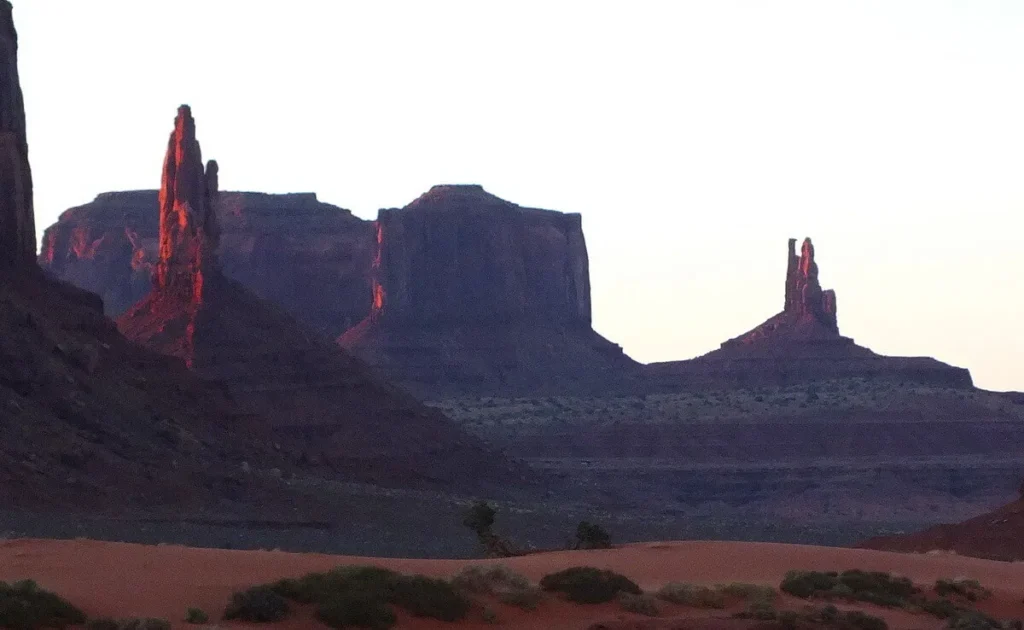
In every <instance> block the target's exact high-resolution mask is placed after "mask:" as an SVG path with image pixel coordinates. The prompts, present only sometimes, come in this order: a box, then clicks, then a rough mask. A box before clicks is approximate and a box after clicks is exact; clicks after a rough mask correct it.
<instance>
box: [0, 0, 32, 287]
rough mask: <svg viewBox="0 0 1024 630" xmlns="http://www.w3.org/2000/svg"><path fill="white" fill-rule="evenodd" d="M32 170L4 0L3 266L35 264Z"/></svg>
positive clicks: (0, 10)
mask: <svg viewBox="0 0 1024 630" xmlns="http://www.w3.org/2000/svg"><path fill="white" fill-rule="evenodd" d="M35 258H36V228H35V216H34V214H33V211H32V171H31V169H30V168H29V164H28V140H27V139H26V137H25V103H24V100H23V98H22V95H21V84H20V82H19V80H18V34H17V32H16V31H15V30H14V18H13V11H12V7H11V3H10V2H8V1H7V0H0V267H8V268H21V267H28V266H34V265H35Z"/></svg>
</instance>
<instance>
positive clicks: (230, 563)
mask: <svg viewBox="0 0 1024 630" xmlns="http://www.w3.org/2000/svg"><path fill="white" fill-rule="evenodd" d="M494 562H495V561H490V560H473V561H465V560H410V559H387V558H361V557H352V556H328V555H322V554H293V553H285V552H279V551H229V550H219V549H194V548H187V547H178V546H170V545H160V546H145V545H134V544H124V543H106V542H96V541H89V540H71V541H53V540H10V541H4V542H2V543H0V580H7V581H12V580H18V579H24V578H31V579H34V580H36V581H38V582H39V583H40V585H41V586H43V587H44V588H47V589H51V590H53V591H56V592H57V593H59V594H61V595H63V596H64V597H66V598H67V599H69V600H70V601H71V602H72V603H75V604H76V605H78V606H80V607H81V608H83V609H84V610H85V612H86V613H87V614H89V615H90V616H110V617H127V616H152V617H162V618H166V619H169V620H171V621H172V622H175V627H176V628H177V627H180V628H195V627H196V626H188V625H186V624H184V623H180V622H179V620H180V619H181V618H182V617H183V615H184V613H185V610H186V608H188V607H190V606H196V607H199V608H202V609H203V610H205V611H207V612H208V613H210V615H211V618H212V619H213V621H211V624H213V623H214V622H216V619H217V618H218V617H219V616H220V613H221V612H222V611H223V609H224V605H225V604H226V603H227V601H228V599H229V597H230V595H231V593H233V592H235V591H238V590H241V589H244V588H246V587H248V586H251V585H253V584H259V583H265V582H269V581H273V580H276V579H278V578H282V577H289V576H298V575H301V574H303V573H307V572H309V571H317V570H324V569H329V568H332V567H335V566H338V565H343V564H375V565H379V566H385V567H388V568H391V569H395V570H397V571H401V572H404V573H422V574H425V575H431V576H438V577H448V576H451V575H453V574H455V573H456V572H458V571H459V569H460V568H462V567H463V566H466V565H467V564H472V563H477V564H480V563H483V564H490V563H494ZM500 562H501V564H506V565H508V566H510V567H512V568H513V569H514V570H516V571H518V572H521V573H523V574H525V575H526V576H528V577H529V578H531V579H533V580H535V581H536V580H539V579H540V578H541V577H543V576H544V575H546V574H548V573H551V572H553V571H556V570H559V569H562V568H565V567H568V566H576V565H588V566H595V567H599V568H607V569H612V570H614V571H618V572H620V573H622V574H624V575H627V576H629V577H631V578H632V579H633V580H634V581H636V582H637V583H638V584H640V586H642V587H643V588H644V589H645V590H652V591H653V590H656V589H657V588H659V587H660V586H662V585H663V584H665V583H666V582H670V581H682V582H694V583H705V584H714V583H723V582H752V583H760V584H769V585H772V586H777V585H778V584H779V582H780V581H781V579H782V577H783V575H784V574H785V573H786V571H788V570H790V569H817V570H843V569H852V568H859V569H865V570H877V571H889V572H893V573H898V574H900V575H904V576H907V577H910V578H911V579H913V580H914V581H915V582H917V583H919V584H929V583H932V582H934V581H935V580H936V579H937V578H952V577H958V576H963V577H970V578H974V579H977V580H979V581H980V582H981V583H982V584H983V585H985V586H986V587H988V588H990V589H992V591H993V593H994V595H993V597H992V598H991V599H990V600H987V601H986V602H984V604H983V605H982V606H981V607H982V609H983V610H985V611H986V612H989V613H990V614H993V615H995V616H998V617H1001V618H1022V617H1024V604H1022V603H1021V601H1022V598H1024V564H1021V563H1005V562H996V561H991V560H981V559H977V558H968V557H962V556H955V555H912V554H900V553H892V552H883V551H873V550H867V549H839V548H829V547H810V546H801V545H782V544H771V543H736V542H675V543H644V544H637V545H628V546H623V547H620V548H616V549H610V550H603V551H565V552H553V553H544V554H537V555H531V556H524V557H520V558H511V559H508V560H503V561H500ZM787 603H792V604H795V605H799V602H797V601H796V600H789V599H787V600H786V601H785V602H783V606H785V605H786V604H787ZM492 607H493V608H494V610H495V611H496V612H497V614H498V618H499V620H500V621H501V625H502V626H503V627H507V628H537V629H541V628H586V627H587V626H588V625H589V624H590V623H592V622H595V621H614V620H616V619H623V620H630V619H636V620H640V619H645V618H643V617H639V616H637V615H631V614H626V613H623V612H622V611H621V610H619V608H618V606H617V605H615V604H607V605H602V606H580V605H574V604H569V603H565V602H561V601H555V600H550V601H546V602H545V603H543V604H542V605H541V606H540V607H539V608H538V609H537V610H536V611H532V612H526V611H521V610H518V609H516V608H512V607H508V606H503V605H500V604H494V605H493V606H492ZM863 608H865V609H866V610H867V609H870V610H869V612H870V613H872V614H876V615H881V616H884V617H885V618H886V619H887V620H888V621H889V623H890V625H891V626H892V627H893V628H915V629H928V628H940V627H942V625H943V622H941V621H939V620H937V619H935V618H934V617H930V616H927V615H911V614H909V613H906V612H904V611H889V610H883V609H879V608H875V607H866V606H865V607H863ZM731 612H732V611H700V610H693V609H684V608H681V607H671V606H665V607H664V611H663V616H664V617H672V618H676V619H678V618H681V617H708V616H722V617H727V616H728V615H729V614H730V613H731ZM310 614H311V613H310V612H309V611H303V614H301V615H299V616H298V617H297V618H295V619H292V620H290V621H289V622H288V623H287V624H281V625H277V626H273V627H281V628H308V627H319V626H318V624H316V623H315V622H314V621H312V620H311V618H310ZM400 614H401V613H400ZM216 625H218V626H220V627H223V628H246V627H253V626H252V625H251V624H245V623H225V622H216ZM688 625H689V624H688ZM721 625H722V626H723V627H727V626H728V625H729V624H721ZM255 627H262V628H267V627H270V626H268V625H266V624H261V625H259V626H255ZM399 627H401V628H419V629H429V628H452V627H458V628H467V629H468V628H487V627H491V626H489V625H487V624H483V623H482V622H479V623H478V622H464V623H460V624H447V623H442V622H437V621H430V620H420V619H416V620H412V619H410V618H409V617H407V616H402V617H401V622H400V624H399ZM661 627H673V626H661Z"/></svg>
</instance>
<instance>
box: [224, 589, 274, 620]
mask: <svg viewBox="0 0 1024 630" xmlns="http://www.w3.org/2000/svg"><path fill="white" fill-rule="evenodd" d="M289 610H290V607H289V606H288V602H287V601H286V600H285V598H284V597H282V596H281V595H279V594H278V593H277V592H276V591H275V590H274V589H273V588H272V587H269V586H254V587H252V588H250V589H248V590H245V591H242V592H240V593H235V594H234V595H232V596H231V602H230V603H229V604H228V607H227V609H226V610H225V611H224V618H225V619H240V620H242V621H254V622H258V623H266V622H270V621H280V620H282V619H284V618H285V617H286V616H287V615H288V612H289Z"/></svg>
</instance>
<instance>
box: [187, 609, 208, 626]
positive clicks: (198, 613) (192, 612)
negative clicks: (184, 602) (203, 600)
mask: <svg viewBox="0 0 1024 630" xmlns="http://www.w3.org/2000/svg"><path fill="white" fill-rule="evenodd" d="M209 620H210V615H207V614H206V613H205V612H203V611H202V610H201V609H199V608H189V609H188V610H186V611H185V623H194V624H199V623H206V622H207V621H209Z"/></svg>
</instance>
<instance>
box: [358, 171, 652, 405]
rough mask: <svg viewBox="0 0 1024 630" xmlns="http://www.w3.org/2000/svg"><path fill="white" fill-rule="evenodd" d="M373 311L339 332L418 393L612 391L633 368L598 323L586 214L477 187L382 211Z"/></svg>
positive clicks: (432, 193) (434, 191) (446, 189)
mask: <svg viewBox="0 0 1024 630" xmlns="http://www.w3.org/2000/svg"><path fill="white" fill-rule="evenodd" d="M376 240H377V250H376V255H375V257H374V260H373V264H372V268H373V304H372V310H371V312H370V315H369V316H368V317H367V319H366V320H364V321H363V322H362V323H360V324H359V325H358V326H356V327H355V328H353V329H352V330H350V331H348V332H346V333H345V334H344V335H342V336H341V337H340V339H339V343H341V345H342V346H344V347H346V348H349V349H350V350H352V351H353V352H354V353H355V354H356V355H358V356H360V357H362V358H364V359H365V360H366V361H367V362H369V363H370V364H371V365H374V366H376V367H378V368H379V369H380V370H381V371H382V372H383V373H384V374H386V375H388V376H389V377H390V378H392V379H394V380H397V381H399V382H401V383H403V384H406V385H408V386H410V387H413V388H414V389H416V390H417V391H423V392H425V393H430V394H436V393H437V392H439V391H443V390H446V389H453V390H471V391H505V392H508V391H513V390H516V389H526V390H530V391H536V390H537V388H538V387H541V388H543V387H550V386H555V387H563V388H564V387H575V386H580V385H587V384H590V385H593V386H596V387H600V386H604V385H606V384H607V383H608V382H610V381H613V380H616V379H620V378H622V377H624V376H625V375H626V374H628V373H629V372H631V371H632V369H633V367H634V366H635V364H634V363H633V362H632V361H631V360H630V359H629V358H628V357H626V356H625V355H624V354H623V353H622V350H621V348H619V347H618V346H616V345H614V344H612V343H610V342H609V341H607V340H606V339H604V338H603V337H601V336H600V335H598V334H597V333H595V332H594V331H593V330H592V329H591V327H590V276H589V269H588V264H589V263H588V260H587V249H586V243H585V241H584V238H583V230H582V226H581V221H580V216H579V215H576V214H563V213H560V212H554V211H550V210H538V209H533V208H523V207H520V206H517V205H515V204H513V203H510V202H508V201H504V200H502V199H499V198H498V197H495V196H494V195H491V194H489V193H487V192H485V191H484V189H483V188H481V187H480V186H435V187H433V188H431V189H430V190H429V191H428V192H427V193H425V194H424V195H422V196H421V197H420V198H418V199H416V200H415V201H413V202H412V203H410V204H409V205H408V206H406V207H404V208H401V209H386V210H381V211H380V213H379V215H378V219H377V238H376Z"/></svg>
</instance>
